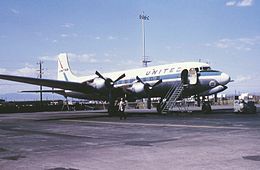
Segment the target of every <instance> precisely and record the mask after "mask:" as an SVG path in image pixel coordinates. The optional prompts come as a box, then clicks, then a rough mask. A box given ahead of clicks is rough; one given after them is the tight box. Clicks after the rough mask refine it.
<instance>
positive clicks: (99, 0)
mask: <svg viewBox="0 0 260 170" xmlns="http://www.w3.org/2000/svg"><path fill="white" fill-rule="evenodd" d="M142 11H144V13H145V15H148V16H149V18H150V20H148V21H146V22H145V27H146V55H147V56H149V58H150V59H151V60H152V63H150V64H149V65H150V66H151V65H159V64H167V63H174V62H183V61H199V60H201V61H204V62H209V63H210V65H211V67H212V68H213V69H216V70H221V71H223V72H225V73H227V74H229V75H230V76H231V77H232V79H233V80H234V82H232V83H229V84H228V87H229V88H228V90H226V91H225V93H235V92H241V93H242V92H250V93H259V92H260V86H259V85H260V67H259V66H260V4H259V1H256V0H203V1H201V0H182V1H179V0H160V1H156V0H153V1H151V0H129V1H121V0H37V1H32V0H23V1H20V0H8V1H0V73H1V74H11V75H22V76H31V77H37V76H38V73H37V70H38V67H39V65H37V62H39V61H40V60H42V61H43V62H44V63H43V67H44V75H43V77H44V78H52V79H56V74H57V62H56V58H57V55H58V54H59V53H63V52H66V53H68V54H69V59H70V61H71V68H72V70H73V72H74V73H75V74H77V75H89V74H93V73H94V72H95V71H96V70H98V71H99V72H101V73H103V72H109V71H117V70H123V69H130V68H138V67H141V66H142V64H141V56H142V51H141V50H142V46H141V45H142V44H141V43H142V41H141V40H142V34H141V33H142V32H141V20H140V19H139V14H141V12H142ZM35 89H38V87H37V86H32V85H24V84H21V83H13V82H9V81H3V80H0V94H6V93H16V92H17V91H19V90H35Z"/></svg>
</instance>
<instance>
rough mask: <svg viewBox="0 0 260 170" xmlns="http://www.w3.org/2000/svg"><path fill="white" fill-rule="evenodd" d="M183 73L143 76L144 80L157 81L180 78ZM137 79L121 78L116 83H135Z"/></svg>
mask: <svg viewBox="0 0 260 170" xmlns="http://www.w3.org/2000/svg"><path fill="white" fill-rule="evenodd" d="M180 77H181V74H180V73H177V74H168V75H163V76H151V77H145V78H141V80H142V81H144V82H145V81H155V80H160V79H163V80H167V79H175V78H180ZM135 80H136V79H126V80H119V81H118V82H117V83H116V84H128V83H133V82H134V81H135Z"/></svg>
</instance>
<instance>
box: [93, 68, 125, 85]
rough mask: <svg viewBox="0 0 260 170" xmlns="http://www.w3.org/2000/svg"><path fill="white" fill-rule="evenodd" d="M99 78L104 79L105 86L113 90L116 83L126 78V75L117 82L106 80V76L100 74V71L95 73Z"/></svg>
mask: <svg viewBox="0 0 260 170" xmlns="http://www.w3.org/2000/svg"><path fill="white" fill-rule="evenodd" d="M95 74H96V75H97V76H98V77H99V78H102V79H103V80H105V86H106V87H107V88H112V87H114V85H115V83H116V82H118V81H119V80H121V79H122V78H124V77H125V73H124V74H122V75H121V76H119V77H118V78H117V79H116V80H114V81H113V80H112V79H111V78H105V77H104V76H102V74H100V73H99V72H98V71H96V73H95Z"/></svg>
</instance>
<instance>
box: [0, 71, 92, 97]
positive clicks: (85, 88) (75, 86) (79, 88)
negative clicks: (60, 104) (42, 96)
mask: <svg viewBox="0 0 260 170" xmlns="http://www.w3.org/2000/svg"><path fill="white" fill-rule="evenodd" d="M0 79H4V80H10V81H16V82H21V83H28V84H33V85H42V86H47V87H52V88H59V89H64V90H72V91H76V92H81V93H88V92H95V91H96V90H95V88H93V87H92V86H90V85H88V84H87V83H77V82H68V81H60V80H51V79H39V78H31V77H22V76H11V75H3V74H0Z"/></svg>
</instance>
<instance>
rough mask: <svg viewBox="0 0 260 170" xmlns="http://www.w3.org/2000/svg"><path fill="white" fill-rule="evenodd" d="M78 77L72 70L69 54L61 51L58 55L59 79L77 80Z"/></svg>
mask: <svg viewBox="0 0 260 170" xmlns="http://www.w3.org/2000/svg"><path fill="white" fill-rule="evenodd" d="M76 79H77V77H76V76H75V75H74V74H73V73H72V72H71V70H70V66H69V62H68V56H67V54H66V53H61V54H59V56H58V80H63V81H76Z"/></svg>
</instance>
